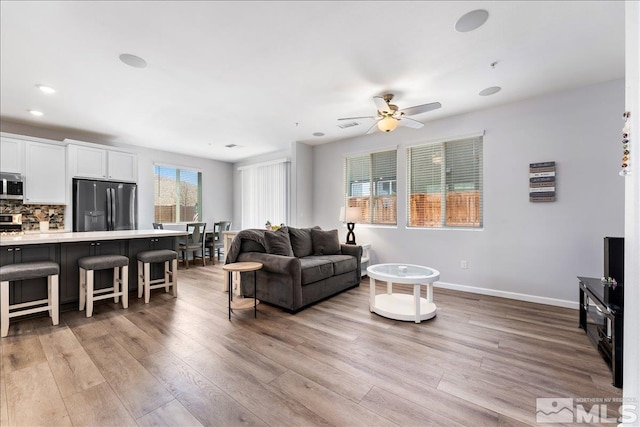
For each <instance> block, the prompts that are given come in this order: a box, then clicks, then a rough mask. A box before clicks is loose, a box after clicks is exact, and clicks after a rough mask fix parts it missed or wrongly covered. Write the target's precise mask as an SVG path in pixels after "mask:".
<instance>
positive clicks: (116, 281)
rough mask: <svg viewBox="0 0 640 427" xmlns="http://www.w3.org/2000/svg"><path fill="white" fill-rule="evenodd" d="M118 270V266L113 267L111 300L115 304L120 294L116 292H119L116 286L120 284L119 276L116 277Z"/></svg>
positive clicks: (118, 300)
mask: <svg viewBox="0 0 640 427" xmlns="http://www.w3.org/2000/svg"><path fill="white" fill-rule="evenodd" d="M119 270H120V269H119V268H118V267H114V269H113V293H114V295H113V302H115V303H116V304H117V303H119V302H120V294H119V293H118V292H120V291H119V288H118V287H119V285H120V278H119V277H118V273H119V272H120V271H119Z"/></svg>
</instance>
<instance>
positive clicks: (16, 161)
mask: <svg viewBox="0 0 640 427" xmlns="http://www.w3.org/2000/svg"><path fill="white" fill-rule="evenodd" d="M23 152H24V141H20V140H18V139H10V138H4V137H3V138H0V172H13V173H20V174H21V173H22V153H23Z"/></svg>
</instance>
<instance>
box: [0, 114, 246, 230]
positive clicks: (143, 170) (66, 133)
mask: <svg viewBox="0 0 640 427" xmlns="http://www.w3.org/2000/svg"><path fill="white" fill-rule="evenodd" d="M0 125H1V126H0V130H1V131H2V132H8V133H14V134H18V135H27V136H34V137H38V138H45V139H50V140H57V141H62V140H64V139H67V138H68V139H74V140H79V141H85V142H93V143H98V144H103V145H108V146H112V147H120V148H125V149H127V150H128V151H133V152H136V153H138V197H139V202H138V228H140V229H145V228H151V223H152V222H153V215H154V212H153V206H154V187H153V184H154V172H153V165H154V163H155V162H158V163H164V164H167V165H176V166H183V167H186V168H191V169H198V170H200V171H202V216H203V221H206V222H207V223H208V224H209V223H210V224H213V223H214V222H216V221H226V220H228V219H229V218H231V217H232V214H233V168H232V164H231V163H227V162H220V161H216V160H209V159H202V158H199V157H192V156H189V155H185V154H178V153H170V152H167V151H160V150H153V149H148V148H142V147H134V146H131V145H126V144H113V143H110V142H109V140H108V137H107V136H103V135H95V134H87V133H82V132H76V131H73V130H61V129H48V128H42V127H34V126H29V125H25V124H21V123H14V122H11V121H7V120H3V121H2V122H1V123H0ZM66 220H67V221H66V224H67V228H69V229H71V224H72V223H71V213H70V212H67V215H66ZM207 228H209V227H207Z"/></svg>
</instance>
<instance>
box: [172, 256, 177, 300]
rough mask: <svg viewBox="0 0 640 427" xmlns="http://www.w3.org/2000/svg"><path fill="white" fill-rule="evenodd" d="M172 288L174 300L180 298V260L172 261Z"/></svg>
mask: <svg viewBox="0 0 640 427" xmlns="http://www.w3.org/2000/svg"><path fill="white" fill-rule="evenodd" d="M171 287H172V288H173V296H174V298H177V297H178V260H177V259H174V260H173V261H171Z"/></svg>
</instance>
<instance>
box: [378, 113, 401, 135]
mask: <svg viewBox="0 0 640 427" xmlns="http://www.w3.org/2000/svg"><path fill="white" fill-rule="evenodd" d="M397 127H398V119H394V118H393V117H390V116H387V117H385V118H384V119H382V120H380V121H379V122H378V129H380V130H381V131H382V132H391V131H392V130H394V129H395V128H397Z"/></svg>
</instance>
